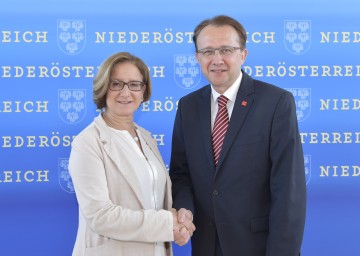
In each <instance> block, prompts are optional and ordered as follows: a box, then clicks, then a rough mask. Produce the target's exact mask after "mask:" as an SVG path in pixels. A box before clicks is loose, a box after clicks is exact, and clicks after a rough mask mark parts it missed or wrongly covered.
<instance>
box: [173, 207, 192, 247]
mask: <svg viewBox="0 0 360 256" xmlns="http://www.w3.org/2000/svg"><path fill="white" fill-rule="evenodd" d="M171 212H172V215H173V223H174V224H173V232H174V242H175V243H176V244H177V245H180V246H183V245H185V244H187V243H188V242H189V240H190V237H191V236H192V235H193V232H194V231H195V225H194V224H193V215H192V213H191V211H189V210H186V209H185V208H181V209H180V210H179V211H176V209H174V208H172V209H171Z"/></svg>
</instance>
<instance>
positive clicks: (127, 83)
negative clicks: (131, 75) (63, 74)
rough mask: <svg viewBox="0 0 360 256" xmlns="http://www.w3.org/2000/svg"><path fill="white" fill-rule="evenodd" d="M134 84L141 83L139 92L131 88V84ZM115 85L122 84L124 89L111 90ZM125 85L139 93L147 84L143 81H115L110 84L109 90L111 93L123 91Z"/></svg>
mask: <svg viewBox="0 0 360 256" xmlns="http://www.w3.org/2000/svg"><path fill="white" fill-rule="evenodd" d="M134 82H136V83H140V89H139V90H134V89H132V88H130V86H129V84H130V83H134ZM113 83H120V84H122V87H121V88H120V89H119V90H114V89H111V87H112V84H113ZM125 85H127V87H128V88H129V90H130V91H133V92H139V91H141V90H142V88H143V87H144V85H145V83H144V82H142V81H129V82H124V81H118V80H114V81H110V82H109V90H110V91H122V90H123V89H124V87H125Z"/></svg>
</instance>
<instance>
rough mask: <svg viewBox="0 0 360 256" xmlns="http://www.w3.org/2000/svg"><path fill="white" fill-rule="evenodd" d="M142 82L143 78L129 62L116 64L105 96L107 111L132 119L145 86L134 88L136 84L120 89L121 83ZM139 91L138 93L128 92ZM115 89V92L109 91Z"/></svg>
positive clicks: (141, 98)
mask: <svg viewBox="0 0 360 256" xmlns="http://www.w3.org/2000/svg"><path fill="white" fill-rule="evenodd" d="M135 81H136V82H142V81H143V77H142V75H141V73H140V71H139V69H138V68H137V67H136V66H135V65H134V64H132V63H130V62H124V63H118V64H116V65H115V66H114V67H113V69H112V71H111V75H110V81H109V89H108V91H107V94H106V106H107V111H109V112H111V114H112V115H116V116H123V117H132V116H133V114H134V112H135V111H136V110H137V109H138V108H139V106H140V104H141V102H142V100H143V95H144V92H145V88H146V85H144V86H142V87H141V88H140V86H138V88H137V87H136V83H133V84H131V85H129V84H126V85H124V87H123V88H122V89H121V90H120V89H119V88H121V83H122V82H125V83H129V82H135ZM129 86H130V87H131V88H132V89H140V90H139V91H134V90H130V89H129ZM111 89H115V90H111Z"/></svg>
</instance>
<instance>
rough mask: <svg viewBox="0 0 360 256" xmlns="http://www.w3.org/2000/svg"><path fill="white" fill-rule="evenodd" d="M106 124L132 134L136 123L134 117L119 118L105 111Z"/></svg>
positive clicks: (103, 115) (103, 114)
mask: <svg viewBox="0 0 360 256" xmlns="http://www.w3.org/2000/svg"><path fill="white" fill-rule="evenodd" d="M102 117H103V119H104V121H105V123H106V124H107V125H108V126H109V127H111V128H114V129H116V130H127V131H129V132H132V131H133V130H134V122H133V119H132V117H117V116H114V115H112V114H111V113H109V112H108V111H105V112H103V113H102Z"/></svg>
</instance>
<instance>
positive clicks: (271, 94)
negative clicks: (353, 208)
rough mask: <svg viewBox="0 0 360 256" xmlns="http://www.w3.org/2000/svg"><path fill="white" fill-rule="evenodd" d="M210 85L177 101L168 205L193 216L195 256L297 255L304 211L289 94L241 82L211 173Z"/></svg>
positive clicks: (301, 164)
mask: <svg viewBox="0 0 360 256" xmlns="http://www.w3.org/2000/svg"><path fill="white" fill-rule="evenodd" d="M210 101H211V87H210V85H207V86H205V87H203V88H201V89H199V90H197V91H195V92H193V93H190V94H189V95H187V96H185V97H183V98H182V99H181V100H180V101H179V104H178V110H177V114H176V119H175V124H174V131H173V140H172V155H171V164H170V177H171V179H172V189H173V200H174V207H175V208H177V209H180V208H187V209H189V210H191V211H192V212H193V214H194V224H195V226H196V227H197V229H196V231H195V232H194V235H193V237H192V253H193V255H195V256H212V255H214V246H215V241H216V233H217V234H218V239H219V243H220V245H221V248H222V251H223V255H224V256H237V255H239V256H265V255H266V256H295V255H299V253H300V248H301V243H302V237H303V231H304V225H305V211H306V183H305V171H304V159H303V151H302V145H301V141H300V136H299V130H298V123H297V118H296V107H295V102H294V98H293V95H292V94H291V93H290V92H288V91H286V90H283V89H281V88H278V87H276V86H273V85H270V84H267V83H264V82H261V81H258V80H254V79H252V78H251V77H250V76H248V75H247V74H246V73H244V72H243V78H242V82H241V85H240V88H239V91H238V93H237V97H236V102H235V105H234V109H233V112H232V115H231V118H230V124H229V128H228V131H227V134H226V137H225V139H224V144H223V147H222V151H221V155H220V159H219V163H218V165H217V166H216V167H215V166H214V162H213V152H212V146H211V107H210V106H211V103H210Z"/></svg>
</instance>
